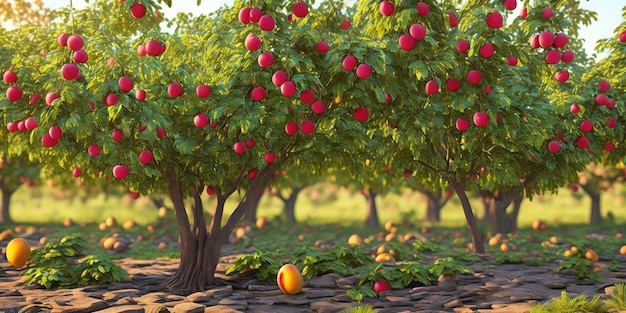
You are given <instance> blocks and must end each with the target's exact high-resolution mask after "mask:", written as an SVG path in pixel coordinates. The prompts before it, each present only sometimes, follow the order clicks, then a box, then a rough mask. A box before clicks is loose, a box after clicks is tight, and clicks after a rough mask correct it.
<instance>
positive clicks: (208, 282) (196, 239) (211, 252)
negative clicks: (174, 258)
mask: <svg viewBox="0 0 626 313" xmlns="http://www.w3.org/2000/svg"><path fill="white" fill-rule="evenodd" d="M277 166H278V162H276V163H273V164H272V165H268V166H266V167H264V168H263V169H262V170H261V171H259V173H258V174H257V176H256V177H255V178H254V179H253V180H252V182H251V183H250V186H249V188H248V191H247V192H246V194H245V196H244V198H243V200H241V202H239V204H238V205H237V207H236V208H235V210H233V212H232V214H231V215H230V217H229V218H228V220H227V221H226V223H224V225H223V226H222V218H223V216H224V205H225V203H226V200H227V199H228V197H230V195H232V194H233V193H234V192H235V191H236V190H237V188H238V187H239V184H238V183H234V184H233V186H231V188H230V189H228V190H225V191H224V190H221V189H218V190H216V191H217V207H216V210H215V215H214V216H213V219H212V220H211V224H210V225H209V226H208V227H207V225H206V219H205V215H204V210H203V206H202V199H201V197H200V196H201V194H202V189H203V186H190V190H191V195H192V197H193V200H194V205H193V207H192V210H191V212H192V214H193V221H194V222H193V226H192V225H191V224H190V222H189V216H188V215H187V212H186V210H185V203H184V193H183V189H182V185H181V182H180V179H179V177H178V176H177V174H176V173H175V172H174V171H172V170H169V171H168V172H167V173H165V177H166V178H167V182H168V192H169V195H170V197H171V200H172V204H173V206H174V212H175V213H176V223H177V224H178V232H179V236H180V238H179V241H180V252H181V253H180V264H179V266H178V269H177V270H176V272H175V273H174V275H172V277H170V278H169V279H168V280H166V281H165V282H164V283H163V286H165V287H167V288H168V289H170V290H172V291H176V292H179V293H184V294H188V293H191V292H195V291H202V290H206V289H207V288H208V287H211V286H215V285H218V284H219V281H218V280H217V279H216V278H215V270H216V268H217V264H218V262H219V258H220V256H221V250H222V246H223V245H224V243H225V242H226V241H227V240H228V236H229V235H230V234H231V233H232V231H233V230H234V229H235V226H236V225H237V223H238V222H239V221H240V220H241V218H242V217H243V215H244V214H245V212H246V210H247V208H248V206H249V205H250V203H254V202H258V201H259V199H260V197H261V191H262V190H263V189H264V188H265V186H267V183H268V181H269V178H270V177H271V175H273V172H274V169H275V168H276V167H277ZM207 228H208V229H207Z"/></svg>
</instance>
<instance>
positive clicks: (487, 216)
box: [480, 191, 491, 223]
mask: <svg viewBox="0 0 626 313" xmlns="http://www.w3.org/2000/svg"><path fill="white" fill-rule="evenodd" d="M480 200H481V202H482V204H483V216H482V217H481V221H483V222H485V223H490V222H491V193H489V192H487V191H481V192H480Z"/></svg>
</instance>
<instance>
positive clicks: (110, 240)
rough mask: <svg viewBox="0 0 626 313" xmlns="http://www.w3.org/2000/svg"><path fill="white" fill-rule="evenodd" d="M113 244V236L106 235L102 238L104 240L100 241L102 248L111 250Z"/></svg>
mask: <svg viewBox="0 0 626 313" xmlns="http://www.w3.org/2000/svg"><path fill="white" fill-rule="evenodd" d="M113 244H115V238H113V237H107V238H106V239H104V241H102V248H104V249H106V250H111V249H113Z"/></svg>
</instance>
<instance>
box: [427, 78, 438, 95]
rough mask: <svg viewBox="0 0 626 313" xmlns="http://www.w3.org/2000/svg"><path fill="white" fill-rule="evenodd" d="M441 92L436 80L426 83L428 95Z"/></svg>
mask: <svg viewBox="0 0 626 313" xmlns="http://www.w3.org/2000/svg"><path fill="white" fill-rule="evenodd" d="M437 92H439V85H438V84H437V82H436V81H434V80H429V81H428V82H426V93H427V94H429V95H434V94H436V93H437Z"/></svg>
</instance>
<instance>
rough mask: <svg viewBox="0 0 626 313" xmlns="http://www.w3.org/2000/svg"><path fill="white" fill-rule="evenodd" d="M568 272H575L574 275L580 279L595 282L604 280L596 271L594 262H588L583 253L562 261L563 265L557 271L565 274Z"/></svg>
mask: <svg viewBox="0 0 626 313" xmlns="http://www.w3.org/2000/svg"><path fill="white" fill-rule="evenodd" d="M566 270H571V271H573V272H574V275H576V278H578V279H589V280H594V281H598V280H600V279H602V276H601V275H600V273H599V272H596V271H595V269H594V265H593V262H591V261H589V260H587V259H586V258H585V257H584V256H583V255H582V253H577V254H574V255H572V256H570V257H566V258H565V259H564V260H562V261H561V264H560V265H559V267H558V268H557V269H556V270H555V271H556V272H563V271H566Z"/></svg>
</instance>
